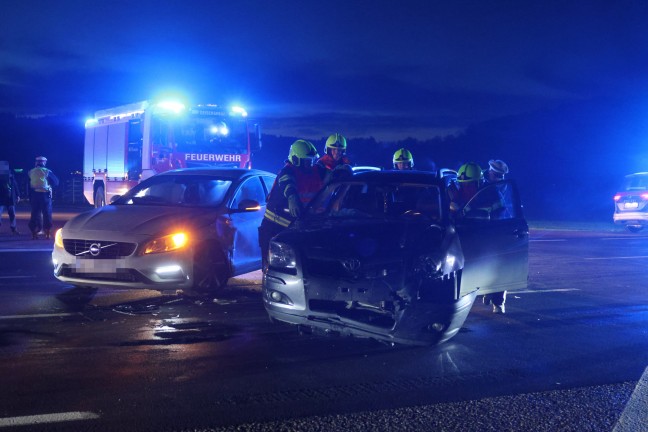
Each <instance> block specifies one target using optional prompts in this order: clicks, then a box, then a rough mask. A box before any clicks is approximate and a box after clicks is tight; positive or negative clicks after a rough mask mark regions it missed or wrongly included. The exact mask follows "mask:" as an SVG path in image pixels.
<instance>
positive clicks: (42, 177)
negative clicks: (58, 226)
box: [28, 156, 59, 240]
mask: <svg viewBox="0 0 648 432" xmlns="http://www.w3.org/2000/svg"><path fill="white" fill-rule="evenodd" d="M46 164H47V158H46V157H44V156H38V157H37V158H36V166H35V167H34V168H32V169H31V170H29V173H28V175H29V202H30V203H31V217H30V219H29V224H28V226H29V229H30V230H31V232H32V239H34V240H36V239H38V234H39V233H40V232H41V231H43V233H44V234H45V238H47V239H48V238H50V230H51V228H52V186H54V187H56V186H58V184H59V180H58V178H57V177H56V176H55V175H54V173H53V172H52V171H51V170H49V169H47V168H46V167H45V165H46Z"/></svg>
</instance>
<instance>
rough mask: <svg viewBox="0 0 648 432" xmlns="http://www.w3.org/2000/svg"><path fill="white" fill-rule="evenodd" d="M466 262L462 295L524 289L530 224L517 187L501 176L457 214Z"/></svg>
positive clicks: (527, 264) (458, 229)
mask: <svg viewBox="0 0 648 432" xmlns="http://www.w3.org/2000/svg"><path fill="white" fill-rule="evenodd" d="M455 224H456V229H457V233H458V235H459V240H460V242H461V248H462V249H463V253H464V258H465V265H464V270H463V273H462V277H461V296H464V295H466V294H468V293H470V292H472V291H474V290H475V289H478V290H479V291H478V292H477V294H480V295H481V294H489V293H493V292H499V291H515V290H522V289H525V288H526V287H527V283H528V277H529V227H528V225H527V222H526V220H525V219H524V216H523V215H522V205H521V203H520V198H519V195H518V192H517V187H516V186H515V183H514V182H513V181H512V180H502V181H499V182H497V183H494V184H490V185H487V186H485V187H483V188H482V189H480V190H479V191H478V192H477V193H476V194H475V196H473V198H472V199H471V200H470V201H469V202H468V204H466V206H465V207H464V208H463V209H462V210H461V211H460V212H459V213H458V214H457V216H456V220H455Z"/></svg>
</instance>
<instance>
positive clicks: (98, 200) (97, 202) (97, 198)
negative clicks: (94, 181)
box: [94, 186, 106, 208]
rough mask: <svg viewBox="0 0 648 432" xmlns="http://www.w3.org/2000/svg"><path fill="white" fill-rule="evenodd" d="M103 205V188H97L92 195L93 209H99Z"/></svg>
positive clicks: (104, 202)
mask: <svg viewBox="0 0 648 432" xmlns="http://www.w3.org/2000/svg"><path fill="white" fill-rule="evenodd" d="M105 205H106V193H105V192H104V187H103V186H99V187H98V188H97V190H96V192H95V194H94V206H95V208H99V207H103V206H105Z"/></svg>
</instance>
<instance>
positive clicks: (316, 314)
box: [263, 271, 477, 345]
mask: <svg viewBox="0 0 648 432" xmlns="http://www.w3.org/2000/svg"><path fill="white" fill-rule="evenodd" d="M307 285H308V284H307ZM307 292H308V288H307V289H304V283H303V280H302V279H301V278H299V277H296V276H291V275H285V274H282V273H277V272H275V273H273V272H272V271H268V273H266V275H264V280H263V301H264V305H265V308H266V311H267V312H268V314H269V316H270V318H271V319H273V320H276V321H281V322H285V323H289V324H294V325H299V326H306V327H311V328H313V329H318V330H321V331H323V332H324V333H330V334H340V335H344V336H355V337H361V338H372V339H376V340H380V341H384V342H387V343H396V344H406V345H434V344H438V343H442V342H444V341H447V340H448V339H450V338H452V337H453V336H454V335H456V334H457V333H458V332H459V329H460V328H461V326H462V325H463V323H464V322H465V320H466V318H467V316H468V313H469V312H470V309H471V308H472V305H473V303H474V301H475V298H476V296H477V291H473V292H471V293H469V294H467V295H465V296H464V297H462V298H459V299H457V300H437V301H434V300H421V299H416V298H413V299H411V300H409V301H408V302H406V303H407V304H405V305H404V306H402V307H401V308H397V310H394V311H393V313H392V314H389V313H385V314H384V316H380V315H376V317H372V318H376V319H366V316H367V315H369V314H371V312H367V313H366V314H364V315H363V314H362V312H363V311H356V312H351V311H349V310H346V309H344V308H343V307H339V306H330V307H328V309H329V310H326V309H327V306H326V305H327V304H328V305H336V304H337V305H339V304H341V303H340V302H333V301H327V300H321V299H320V300H315V299H313V298H311V297H310V296H308V295H307ZM356 298H357V297H356ZM315 302H319V303H317V307H314V306H315V304H316V303H315ZM322 305H324V306H322Z"/></svg>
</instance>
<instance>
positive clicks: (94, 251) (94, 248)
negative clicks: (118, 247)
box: [88, 243, 101, 257]
mask: <svg viewBox="0 0 648 432" xmlns="http://www.w3.org/2000/svg"><path fill="white" fill-rule="evenodd" d="M88 250H89V251H90V255H92V256H95V257H96V256H97V255H99V254H100V253H101V243H92V244H91V245H90V249H88Z"/></svg>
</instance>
